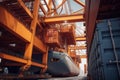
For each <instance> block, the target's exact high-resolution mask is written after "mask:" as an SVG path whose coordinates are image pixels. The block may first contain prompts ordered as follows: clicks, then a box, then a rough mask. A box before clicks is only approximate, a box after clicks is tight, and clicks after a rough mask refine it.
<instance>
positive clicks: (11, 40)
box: [0, 0, 86, 73]
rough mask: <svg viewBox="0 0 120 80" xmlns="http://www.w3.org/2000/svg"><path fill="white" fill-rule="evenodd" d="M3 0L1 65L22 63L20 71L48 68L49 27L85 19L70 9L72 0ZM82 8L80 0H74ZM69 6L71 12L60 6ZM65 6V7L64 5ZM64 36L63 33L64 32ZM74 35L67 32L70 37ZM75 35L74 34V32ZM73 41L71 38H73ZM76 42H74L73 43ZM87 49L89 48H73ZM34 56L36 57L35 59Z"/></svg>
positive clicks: (0, 3) (0, 35) (80, 38)
mask: <svg viewBox="0 0 120 80" xmlns="http://www.w3.org/2000/svg"><path fill="white" fill-rule="evenodd" d="M55 1H56V0H1V1H0V15H1V16H0V44H1V45H0V58H1V59H2V63H0V64H1V66H8V67H9V66H19V67H20V71H21V73H22V72H24V71H26V70H29V68H30V67H31V66H34V67H36V68H41V72H45V71H46V69H47V59H48V50H49V48H50V47H51V46H49V45H47V44H46V43H45V40H44V38H45V32H46V30H47V29H49V28H51V25H52V26H55V25H56V24H58V25H61V23H64V22H65V21H67V22H68V23H71V22H72V23H73V22H80V21H84V13H83V14H81V13H79V12H78V11H76V12H71V9H70V6H71V5H70V4H69V3H70V2H69V0H62V2H61V3H60V4H59V5H56V4H55ZM73 1H74V2H76V3H77V4H79V5H81V6H82V7H83V9H82V10H84V8H85V5H84V3H83V2H81V1H80V0H73ZM65 2H67V5H68V6H69V12H71V13H69V14H68V13H66V14H64V15H63V14H61V13H60V12H58V9H59V8H61V7H63V6H65V5H66V4H65ZM61 9H62V8H61ZM63 35H64V34H63ZM69 36H71V35H67V36H66V37H68V38H69ZM73 37H75V36H74V35H73ZM69 40H70V43H71V42H73V41H71V40H72V38H71V39H70V38H69ZM73 40H74V41H76V40H77V41H81V40H82V41H83V40H86V38H85V37H77V38H73ZM73 44H75V42H74V43H73ZM73 48H75V49H78V48H79V49H85V48H86V47H79V46H78V47H73ZM34 59H37V61H36V60H34Z"/></svg>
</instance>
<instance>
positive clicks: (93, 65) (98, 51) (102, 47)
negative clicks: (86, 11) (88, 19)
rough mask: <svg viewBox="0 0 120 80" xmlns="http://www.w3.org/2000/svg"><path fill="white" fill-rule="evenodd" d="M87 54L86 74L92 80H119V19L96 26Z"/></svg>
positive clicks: (105, 21) (101, 22)
mask: <svg viewBox="0 0 120 80" xmlns="http://www.w3.org/2000/svg"><path fill="white" fill-rule="evenodd" d="M110 28H111V30H110ZM110 31H111V32H110ZM111 35H113V37H112V36H111ZM113 44H114V46H113ZM114 51H116V53H115V52H114ZM89 54H90V55H89V63H88V66H89V67H88V68H89V69H88V72H89V74H90V76H91V77H92V79H93V80H120V76H119V70H118V68H120V18H116V19H109V20H102V21H100V22H99V23H97V24H96V30H95V34H94V38H93V42H92V45H91V50H90V53H89ZM115 54H116V56H117V58H118V60H116V57H115ZM117 62H118V67H117Z"/></svg>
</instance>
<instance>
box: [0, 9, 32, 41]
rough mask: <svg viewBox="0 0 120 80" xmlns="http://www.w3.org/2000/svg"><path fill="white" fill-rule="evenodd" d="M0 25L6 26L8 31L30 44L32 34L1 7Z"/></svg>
mask: <svg viewBox="0 0 120 80" xmlns="http://www.w3.org/2000/svg"><path fill="white" fill-rule="evenodd" d="M0 15H2V16H0V23H1V24H3V25H5V26H6V28H7V29H9V30H10V31H12V32H13V33H14V34H15V35H16V36H18V37H20V38H21V39H23V40H24V41H25V42H30V40H31V32H30V31H29V30H28V29H26V28H25V26H24V25H23V24H21V23H20V22H19V21H18V20H17V19H16V18H14V17H13V16H12V15H11V14H10V13H9V12H8V11H7V10H6V9H4V8H2V7H0Z"/></svg>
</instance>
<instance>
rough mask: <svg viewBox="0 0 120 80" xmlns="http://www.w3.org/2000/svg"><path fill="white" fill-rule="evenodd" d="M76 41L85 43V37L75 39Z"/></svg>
mask: <svg viewBox="0 0 120 80" xmlns="http://www.w3.org/2000/svg"><path fill="white" fill-rule="evenodd" d="M76 41H86V37H76Z"/></svg>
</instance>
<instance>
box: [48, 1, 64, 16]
mask: <svg viewBox="0 0 120 80" xmlns="http://www.w3.org/2000/svg"><path fill="white" fill-rule="evenodd" d="M50 1H52V0H50ZM65 2H66V0H63V1H62V3H61V4H60V5H58V6H57V7H56V10H57V9H59V8H60V7H61V6H62V5H63V4H64V3H65ZM50 9H51V8H50ZM54 12H55V11H49V13H48V14H52V13H54Z"/></svg>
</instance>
